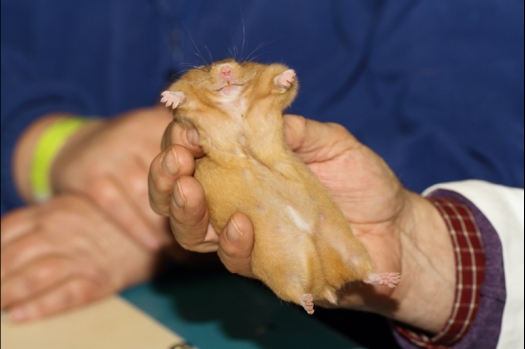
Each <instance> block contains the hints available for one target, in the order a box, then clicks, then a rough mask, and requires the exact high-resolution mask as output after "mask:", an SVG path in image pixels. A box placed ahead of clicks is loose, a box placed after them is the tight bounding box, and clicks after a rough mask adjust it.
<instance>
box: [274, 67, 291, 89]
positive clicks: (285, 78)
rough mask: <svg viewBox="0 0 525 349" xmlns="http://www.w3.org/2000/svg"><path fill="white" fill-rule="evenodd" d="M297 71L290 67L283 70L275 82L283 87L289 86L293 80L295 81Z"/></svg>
mask: <svg viewBox="0 0 525 349" xmlns="http://www.w3.org/2000/svg"><path fill="white" fill-rule="evenodd" d="M295 75H296V74H295V71H294V70H293V69H288V70H285V71H284V72H282V73H281V74H279V75H277V76H276V77H275V78H274V79H273V82H274V83H275V85H277V86H279V87H282V88H288V87H290V85H291V84H292V82H294V81H295Z"/></svg>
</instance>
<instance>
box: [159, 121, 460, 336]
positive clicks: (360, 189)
mask: <svg viewBox="0 0 525 349" xmlns="http://www.w3.org/2000/svg"><path fill="white" fill-rule="evenodd" d="M284 123H285V137H286V141H287V143H288V145H289V146H290V147H291V148H292V150H294V152H295V153H296V155H297V156H298V157H299V158H300V159H301V160H302V161H304V162H305V163H306V164H307V165H308V166H309V167H310V169H311V170H312V171H313V172H314V173H315V174H316V176H317V177H318V178H319V179H320V181H321V183H322V184H323V185H324V186H325V187H326V188H327V189H328V191H329V193H330V194H331V195H332V197H333V199H334V200H335V202H336V203H337V204H338V205H339V207H340V208H341V209H342V211H343V213H344V214H345V216H346V218H347V220H348V222H349V224H350V226H351V228H352V230H353V232H354V234H355V236H356V237H357V238H358V239H359V240H360V241H361V242H362V243H363V244H364V245H365V247H366V248H367V249H368V251H369V253H370V255H371V257H372V260H373V263H374V266H375V268H376V270H377V271H379V272H381V271H398V272H400V273H401V275H402V279H401V282H400V283H399V285H398V287H397V288H395V289H390V288H387V287H381V286H372V285H366V284H363V283H359V282H355V283H350V284H348V285H347V286H346V287H345V288H344V289H343V290H342V291H341V293H340V295H339V304H338V306H339V307H342V308H349V309H358V310H363V311H370V312H375V313H378V314H382V315H384V316H386V317H388V318H390V319H393V320H396V321H400V322H403V323H406V324H408V325H411V326H414V327H417V328H420V329H422V330H425V331H428V332H430V333H436V332H438V331H439V330H440V329H441V328H442V327H443V326H444V325H445V323H446V321H447V320H448V317H449V315H450V313H451V310H452V305H453V301H454V292H455V282H456V279H455V260H454V253H453V247H452V242H451V239H450V236H449V233H448V230H447V227H446V225H445V223H444V221H443V219H442V217H441V216H440V214H439V212H438V211H437V209H436V208H435V207H434V206H433V205H432V204H431V203H430V202H429V201H428V200H426V199H425V198H423V197H421V196H419V195H417V194H415V193H412V192H410V191H408V190H407V189H405V188H404V187H403V186H402V185H401V183H400V182H399V180H398V179H397V177H396V176H395V174H394V173H393V172H392V171H391V170H390V168H389V167H388V165H387V164H386V163H385V162H384V161H383V160H382V159H381V158H380V157H379V156H378V155H377V154H375V153H374V152H373V151H372V150H370V149H369V148H368V147H366V146H364V145H363V144H361V143H360V142H359V141H358V140H357V139H356V138H355V137H353V136H352V135H351V134H350V133H349V132H348V131H347V130H346V129H345V128H344V127H342V126H340V125H337V124H332V123H320V122H316V121H313V120H308V119H304V118H302V117H299V116H295V115H285V117H284ZM196 144H198V134H197V132H196V131H195V130H187V129H184V128H183V127H181V126H180V125H178V124H176V123H171V124H170V125H169V127H168V128H167V129H166V132H165V134H164V137H163V149H164V151H163V152H161V153H160V154H159V155H158V156H157V157H156V158H155V159H154V161H153V162H152V164H151V167H150V175H149V195H150V203H151V206H152V208H153V209H154V211H155V212H157V213H159V214H161V215H164V216H169V218H170V223H171V228H172V231H173V234H174V235H175V238H176V240H177V242H178V243H179V244H180V245H181V246H182V247H183V248H185V249H188V250H191V251H197V252H210V251H217V253H218V255H219V257H220V258H221V261H222V262H223V263H224V265H225V266H226V268H227V269H228V270H229V271H231V272H234V273H238V274H241V275H244V276H248V277H253V274H252V273H251V267H250V254H251V249H252V248H253V237H254V231H253V225H252V224H251V222H250V220H249V218H248V217H246V216H245V215H243V214H242V213H236V214H234V215H233V216H232V217H231V219H230V221H229V223H228V224H227V226H226V227H225V228H224V231H223V232H221V233H220V234H217V232H215V231H214V230H213V228H211V226H210V225H209V214H208V211H207V208H206V202H205V198H204V189H203V188H202V186H201V185H200V183H199V182H198V181H197V180H196V179H195V178H193V177H191V174H192V172H193V169H194V158H195V157H200V156H203V155H204V154H203V153H202V150H201V149H200V148H198V147H197V146H196Z"/></svg>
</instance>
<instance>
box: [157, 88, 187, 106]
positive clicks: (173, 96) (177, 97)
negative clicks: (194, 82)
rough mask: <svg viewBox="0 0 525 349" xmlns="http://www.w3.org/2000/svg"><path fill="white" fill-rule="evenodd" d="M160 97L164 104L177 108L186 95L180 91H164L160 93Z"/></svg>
mask: <svg viewBox="0 0 525 349" xmlns="http://www.w3.org/2000/svg"><path fill="white" fill-rule="evenodd" d="M161 96H162V98H161V99H160V102H161V103H164V104H166V107H168V108H169V107H171V108H172V109H175V108H177V107H178V106H179V105H181V104H182V102H184V99H186V95H184V93H183V92H180V91H164V92H162V93H161Z"/></svg>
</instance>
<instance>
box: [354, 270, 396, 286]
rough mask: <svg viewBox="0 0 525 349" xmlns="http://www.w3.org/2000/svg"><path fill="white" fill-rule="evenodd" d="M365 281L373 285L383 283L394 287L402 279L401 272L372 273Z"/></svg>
mask: <svg viewBox="0 0 525 349" xmlns="http://www.w3.org/2000/svg"><path fill="white" fill-rule="evenodd" d="M363 281H364V282H365V283H367V284H371V285H383V286H388V287H390V288H394V287H396V286H397V284H398V283H399V281H401V274H399V273H392V272H386V273H370V274H368V277H367V279H366V280H363Z"/></svg>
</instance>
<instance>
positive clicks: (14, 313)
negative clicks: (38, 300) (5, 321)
mask: <svg viewBox="0 0 525 349" xmlns="http://www.w3.org/2000/svg"><path fill="white" fill-rule="evenodd" d="M8 314H9V319H10V320H11V321H24V320H26V319H27V312H26V311H25V309H24V308H16V309H13V310H11V311H9V313H8Z"/></svg>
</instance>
